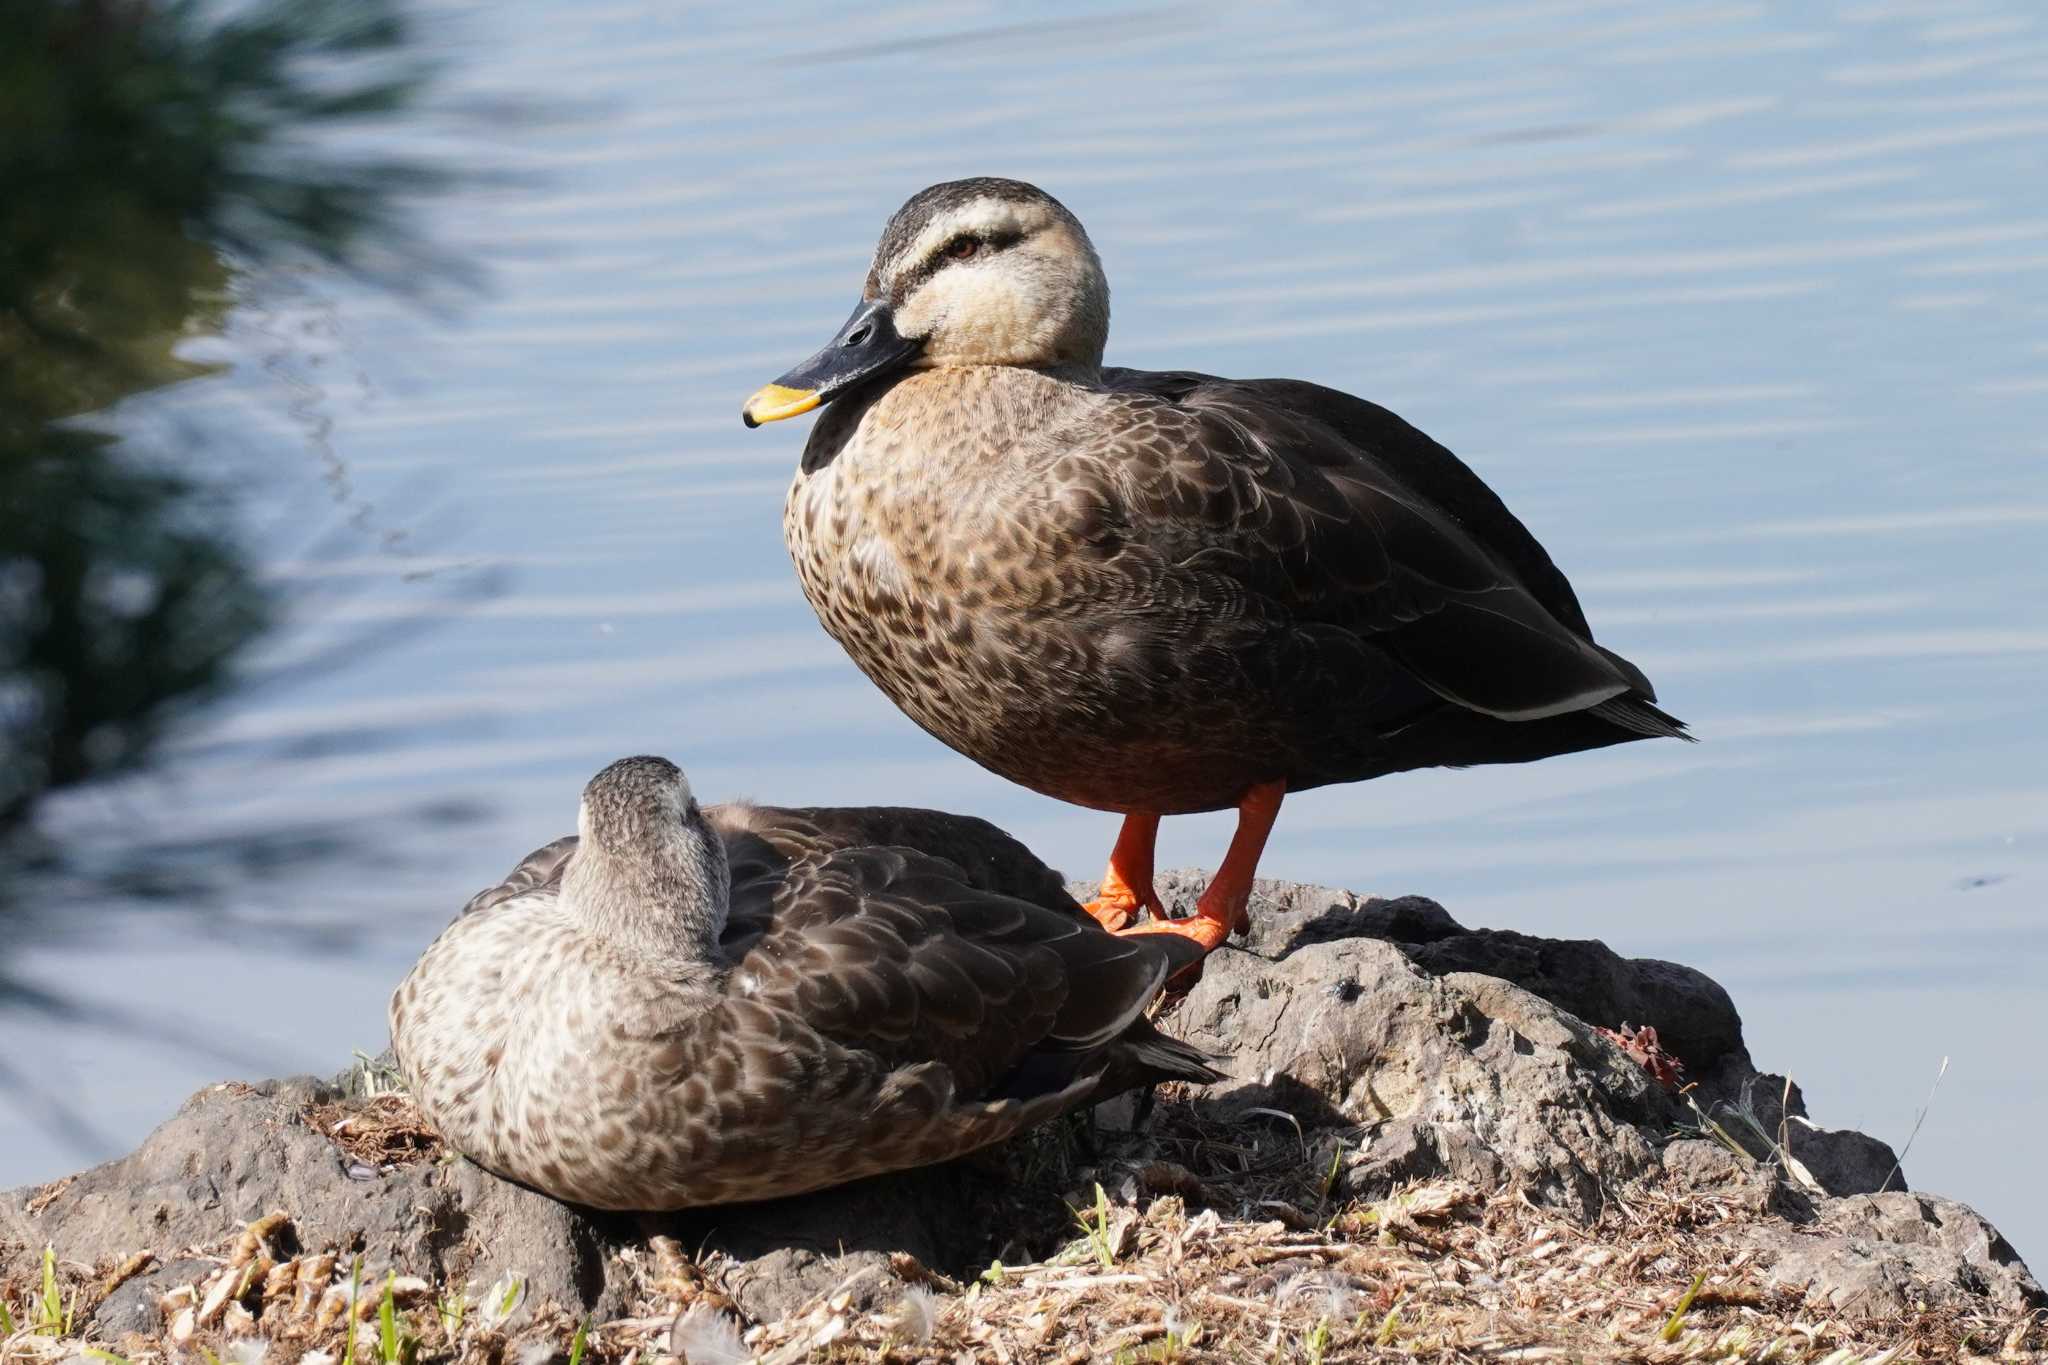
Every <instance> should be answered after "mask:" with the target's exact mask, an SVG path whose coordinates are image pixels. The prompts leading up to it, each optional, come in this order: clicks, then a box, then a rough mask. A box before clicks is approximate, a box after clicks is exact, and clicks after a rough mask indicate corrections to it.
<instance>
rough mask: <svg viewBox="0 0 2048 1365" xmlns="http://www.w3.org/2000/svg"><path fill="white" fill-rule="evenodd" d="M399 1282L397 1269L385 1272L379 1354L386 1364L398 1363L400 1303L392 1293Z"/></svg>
mask: <svg viewBox="0 0 2048 1365" xmlns="http://www.w3.org/2000/svg"><path fill="white" fill-rule="evenodd" d="M397 1283H398V1272H397V1271H395V1270H387V1271H385V1272H384V1301H383V1302H382V1303H380V1304H378V1305H377V1354H378V1355H379V1356H380V1357H381V1358H382V1359H383V1361H384V1365H398V1304H397V1302H396V1301H395V1299H394V1297H393V1293H392V1286H393V1285H395V1284H397Z"/></svg>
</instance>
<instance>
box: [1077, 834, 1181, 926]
mask: <svg viewBox="0 0 2048 1365" xmlns="http://www.w3.org/2000/svg"><path fill="white" fill-rule="evenodd" d="M1158 838H1159V817H1158V816H1157V815H1156V814H1153V813H1151V812H1149V811H1133V812H1132V813H1131V814H1129V815H1126V816H1125V817H1124V826H1123V828H1122V829H1120V830H1118V831H1117V836H1116V847H1115V848H1114V849H1112V850H1110V854H1109V870H1108V871H1107V872H1105V873H1103V874H1102V886H1101V888H1100V889H1099V890H1097V891H1096V893H1095V899H1094V900H1092V901H1089V902H1088V904H1087V905H1085V906H1083V907H1082V909H1084V910H1086V911H1087V912H1088V913H1089V914H1091V915H1093V916H1094V917H1095V922H1096V923H1098V924H1100V925H1101V926H1102V927H1103V928H1105V929H1108V930H1110V931H1111V932H1115V931H1116V930H1119V929H1124V928H1128V927H1129V926H1130V925H1131V923H1132V922H1133V921H1135V920H1136V919H1137V918H1138V911H1140V910H1149V911H1151V912H1152V916H1153V918H1155V919H1164V918H1165V917H1166V911H1165V909H1164V908H1163V907H1162V906H1161V905H1160V904H1159V895H1158V893H1157V892H1155V891H1154V890H1153V889H1152V845H1153V844H1154V842H1155V841H1157V840H1158Z"/></svg>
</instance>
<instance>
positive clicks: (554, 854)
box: [456, 834, 576, 919]
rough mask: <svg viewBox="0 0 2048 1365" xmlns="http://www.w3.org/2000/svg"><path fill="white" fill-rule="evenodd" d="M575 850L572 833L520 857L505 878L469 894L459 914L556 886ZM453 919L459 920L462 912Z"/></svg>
mask: <svg viewBox="0 0 2048 1365" xmlns="http://www.w3.org/2000/svg"><path fill="white" fill-rule="evenodd" d="M575 851H576V836H575V835H573V834H567V835H564V836H562V837H561V838H559V839H557V840H555V841H554V842H553V843H551V844H543V845H542V846H541V847H539V848H537V849H535V850H534V851H533V852H531V853H529V854H527V855H526V856H525V857H524V858H521V859H520V860H519V865H518V866H517V867H515V868H513V869H512V871H511V872H509V873H507V874H506V877H505V880H504V881H502V882H499V883H498V884H497V885H496V886H493V887H488V888H486V889H484V890H482V891H479V892H477V893H476V894H475V895H474V896H471V897H470V898H469V904H467V905H465V906H463V907H462V914H463V915H474V914H478V913H481V912H482V911H485V910H489V909H490V908H491V907H492V906H495V905H503V904H504V903H505V902H506V901H509V900H511V899H512V898H513V897H515V896H523V895H525V894H527V893H528V892H529V891H539V890H543V889H545V888H548V887H552V886H556V885H558V884H559V883H560V882H561V879H562V868H563V867H564V866H566V865H567V864H568V861H569V855H570V854H572V853H574V852H575ZM456 918H458V919H460V918H461V915H458V916H457V917H456Z"/></svg>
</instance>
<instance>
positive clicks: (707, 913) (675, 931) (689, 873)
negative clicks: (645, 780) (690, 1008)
mask: <svg viewBox="0 0 2048 1365" xmlns="http://www.w3.org/2000/svg"><path fill="white" fill-rule="evenodd" d="M562 892H563V896H564V899H565V900H567V901H568V903H569V904H570V905H571V906H572V907H574V909H575V911H576V913H577V914H578V915H579V916H580V917H581V919H582V921H583V925H584V928H585V929H586V930H587V931H588V932H589V933H590V934H591V935H592V936H593V937H594V938H597V939H600V940H602V941H603V942H605V943H607V944H609V945H611V946H612V947H614V948H616V949H618V950H619V951H621V952H624V953H628V954H630V955H632V956H634V957H637V958H641V959H645V960H647V961H649V962H651V963H655V964H658V965H660V966H661V967H663V968H666V969H671V970H676V971H687V970H689V969H691V968H698V969H716V968H717V967H718V966H719V965H720V964H721V956H720V952H719V946H718V940H719V936H720V935H721V934H723V933H724V932H725V920H726V914H727V911H728V909H729V907H730V897H731V874H730V872H729V870H728V868H727V866H726V858H725V844H724V842H723V841H722V840H720V839H719V837H718V835H717V833H716V832H714V831H713V830H711V829H709V828H708V827H703V828H690V827H688V826H685V827H684V828H682V829H680V830H676V831H674V832H672V833H670V834H668V835H666V836H665V837H663V838H661V839H660V840H659V841H658V842H655V841H649V843H648V845H647V846H638V847H633V848H629V849H625V850H619V849H607V848H604V847H603V846H601V845H600V844H599V843H598V842H597V841H596V840H594V839H592V838H590V837H589V836H588V834H586V835H585V837H584V839H583V842H582V844H581V845H580V846H579V847H578V848H577V850H576V855H575V856H574V857H573V858H571V859H570V860H569V866H568V867H567V868H566V869H565V870H564V872H563V876H562Z"/></svg>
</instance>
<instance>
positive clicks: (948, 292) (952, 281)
mask: <svg viewBox="0 0 2048 1365" xmlns="http://www.w3.org/2000/svg"><path fill="white" fill-rule="evenodd" d="M911 305H912V308H913V309H914V310H915V311H916V312H917V313H920V314H922V318H921V319H920V321H922V320H923V319H932V318H936V319H937V320H938V326H937V330H936V332H935V333H934V334H933V335H932V337H931V341H930V342H929V343H928V345H927V347H926V353H927V354H928V355H930V356H931V357H932V358H933V359H935V360H959V361H969V362H971V361H977V360H986V361H1002V360H1017V359H1028V358H1029V357H1030V356H1031V355H1032V354H1033V353H1034V352H1035V351H1036V350H1037V347H1038V344H1039V342H1040V340H1041V338H1040V337H1039V331H1040V326H1039V324H1040V323H1042V322H1043V319H1042V318H1039V317H1038V316H1037V310H1035V309H1033V308H1032V307H1031V306H1030V301H1029V300H1028V299H1026V298H1024V297H1022V296H1021V295H1020V294H1019V292H1018V291H1017V290H1016V288H1015V287H1014V285H1012V284H1010V283H1008V282H1004V281H1000V280H998V279H996V278H995V277H994V276H993V275H992V274H991V273H989V272H985V271H979V270H956V271H954V272H950V273H949V274H946V275H941V276H939V277H938V278H936V279H934V280H933V281H932V282H931V283H930V284H929V285H927V286H926V287H925V288H924V289H923V290H921V291H920V292H919V294H918V296H917V297H916V298H914V299H912V300H911ZM906 311H910V310H906ZM912 325H916V323H913V324H912Z"/></svg>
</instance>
